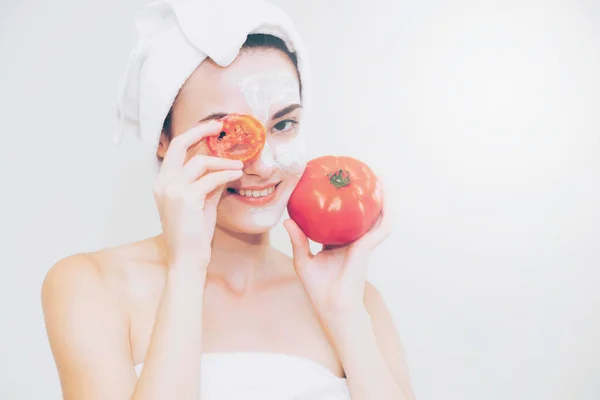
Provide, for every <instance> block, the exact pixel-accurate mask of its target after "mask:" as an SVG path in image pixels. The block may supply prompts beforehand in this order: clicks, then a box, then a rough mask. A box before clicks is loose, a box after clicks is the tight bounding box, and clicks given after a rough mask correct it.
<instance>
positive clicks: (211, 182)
mask: <svg viewBox="0 0 600 400" xmlns="http://www.w3.org/2000/svg"><path fill="white" fill-rule="evenodd" d="M243 174H244V172H243V171H242V170H241V169H236V170H223V171H217V172H210V173H208V174H206V175H205V176H204V177H202V178H201V179H200V180H198V181H196V182H195V183H193V184H192V185H191V191H192V192H193V193H194V194H195V195H196V196H207V195H208V194H210V193H211V192H213V191H214V190H216V189H217V188H219V187H220V186H224V185H226V184H227V183H229V182H231V181H235V180H237V179H240V178H241V177H242V175H243Z"/></svg>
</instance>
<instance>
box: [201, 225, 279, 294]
mask: <svg viewBox="0 0 600 400" xmlns="http://www.w3.org/2000/svg"><path fill="white" fill-rule="evenodd" d="M270 244H271V242H270V238H269V233H268V232H267V233H261V234H244V233H237V232H232V231H229V230H226V229H222V228H219V227H216V229H215V235H214V239H213V245H212V254H211V260H210V264H209V266H208V276H209V277H214V278H217V279H219V280H221V281H223V282H224V283H225V284H226V285H227V286H228V287H229V289H230V290H231V291H232V292H234V293H237V294H239V295H243V294H244V293H247V292H248V291H249V290H251V289H252V287H253V286H255V285H256V283H257V282H258V281H261V280H262V279H263V278H264V277H265V275H266V273H267V272H268V271H269V265H270V264H271V263H270V260H271V259H272V252H271V246H270Z"/></svg>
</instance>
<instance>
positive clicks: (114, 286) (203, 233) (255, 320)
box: [42, 2, 413, 400]
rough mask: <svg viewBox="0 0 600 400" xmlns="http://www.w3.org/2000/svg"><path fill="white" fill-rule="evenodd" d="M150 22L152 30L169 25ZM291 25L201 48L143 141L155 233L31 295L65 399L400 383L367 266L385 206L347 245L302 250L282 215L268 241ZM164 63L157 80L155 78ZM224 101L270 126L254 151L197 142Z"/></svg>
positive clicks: (285, 166) (71, 266) (370, 390)
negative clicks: (235, 154)
mask: <svg viewBox="0 0 600 400" xmlns="http://www.w3.org/2000/svg"><path fill="white" fill-rule="evenodd" d="M165 4H167V3H164V2H163V3H161V5H160V7H162V8H161V10H162V11H161V12H167V13H170V14H169V15H170V18H171V19H172V21H177V22H178V25H173V26H177V29H180V30H181V31H183V32H184V33H186V34H187V36H186V39H189V38H191V37H193V34H192V33H190V32H187V31H186V29H188V30H189V29H190V28H189V26H188V28H186V23H185V21H184V19H185V18H188V20H190V19H191V20H193V17H194V16H195V14H194V12H193V10H198V8H197V7H203V6H204V5H203V3H201V2H194V3H193V5H192V6H189V7H192V8H190V9H185V8H184V9H182V8H179V9H178V7H184V6H181V5H180V4H182V3H179V4H175V5H174V4H167V6H165ZM245 4H251V7H252V8H251V9H247V10H246V13H242V12H240V15H245V16H244V18H246V19H248V18H250V19H251V18H252V15H251V14H253V13H254V14H253V15H258V16H259V17H258V19H264V18H265V17H264V16H265V15H266V13H269V12H272V13H274V14H273V15H279V16H278V17H274V20H278V21H279V20H281V21H284V22H282V23H281V24H280V25H281V26H286V24H287V22H285V17H284V16H281V12H280V10H276V11H273V10H274V9H273V8H271V7H272V6H269V5H266V4H263V3H256V4H254V3H250V2H247V3H245ZM199 5H200V6H199ZM186 7H187V6H186ZM194 7H195V8H194ZM261 7H263V8H264V12H261ZM202 12H203V14H202V15H205V17H204V21H205V23H206V24H210V22H209V21H208V20H209V19H210V18H209V17H210V15H211V13H210V12H207V11H206V9H202ZM214 12H216V11H214V10H213V14H214ZM197 15H198V17H200V13H198V14H197ZM206 15H208V16H209V17H206ZM214 15H219V14H218V13H217V14H214ZM278 18H279V19H278ZM157 20H160V21H164V20H166V19H165V18H158V19H157ZM207 21H208V22H207ZM271 22H273V21H271ZM162 23H163V22H161V24H162ZM150 25H151V26H153V29H150V30H149V31H150V32H151V34H152V35H154V36H152V37H153V38H154V39H156V37H158V38H159V39H158V40H156V41H155V42H152V43H154V44H153V45H156V46H159V44H160V43H162V42H165V40H166V39H165V40H162V39H161V38H163V37H169V35H167V34H165V35H164V36H160V35H161V30H160V29H163V28H164V29H167V28H165V27H164V26H163V25H160V24H157V25H152V24H150ZM255 25H256V24H255ZM264 25H265V26H266V25H268V26H270V27H271V26H273V24H272V23H269V24H266V23H265V24H264ZM157 27H159V28H160V29H158V28H157ZM191 29H195V28H191ZM215 29H216V28H215ZM231 29H236V28H235V27H233V28H231ZM239 29H242V28H239ZM244 29H245V28H244ZM291 29H293V28H290V27H289V26H288V27H287V28H286V29H282V30H281V32H283V33H282V34H281V35H279V36H277V35H272V34H266V33H256V32H258V30H256V29H254V30H251V31H249V32H246V33H247V35H245V36H244V37H245V42H244V44H243V45H242V46H241V47H238V48H237V49H236V54H235V58H234V60H233V62H231V63H227V62H223V64H227V65H226V66H223V65H220V64H219V63H218V62H217V61H215V60H218V59H219V57H218V55H217V56H215V57H214V59H211V58H206V59H205V60H203V61H201V62H200V63H199V65H195V66H194V69H193V70H192V71H191V73H190V74H189V76H186V77H185V80H184V83H183V86H181V88H179V87H176V92H177V96H176V99H175V100H174V101H171V102H170V106H169V112H168V113H167V115H163V116H162V117H161V121H162V129H161V131H160V133H159V135H158V137H157V143H158V144H157V146H156V147H155V150H154V151H156V155H157V157H158V159H159V160H161V165H160V171H159V174H158V177H157V180H156V184H155V190H154V195H155V198H156V203H157V207H158V211H159V215H160V220H161V224H162V228H163V229H162V233H161V234H159V235H157V236H155V237H151V238H148V239H145V240H141V241H138V242H135V243H129V244H125V245H122V246H118V247H115V248H109V249H103V250H100V251H97V252H93V253H86V254H77V255H73V256H70V257H67V258H65V259H63V260H61V261H59V262H58V263H57V264H56V265H54V266H53V268H52V269H51V270H50V272H49V273H48V275H47V277H46V279H45V281H44V284H43V288H42V294H43V308H44V314H45V319H46V326H47V331H48V336H49V341H50V344H51V348H52V351H53V354H54V357H55V361H56V364H57V367H58V371H59V376H60V381H61V387H62V391H63V396H64V399H65V400H74V399H77V400H81V399H85V400H87V399H110V400H119V399H135V400H146V399H198V398H200V396H202V397H201V398H203V399H207V400H208V399H254V398H256V399H348V398H352V399H353V400H372V399H389V400H392V399H394V400H399V399H412V398H413V395H412V389H411V387H410V383H409V378H408V374H407V370H406V367H405V364H404V361H403V355H402V348H401V344H400V340H399V338H398V336H397V333H396V331H395V328H394V326H393V322H392V319H391V317H390V314H389V313H388V310H387V309H386V306H385V305H384V303H383V301H382V299H381V297H380V296H379V294H378V292H377V290H376V289H375V288H374V287H373V286H371V285H370V284H368V283H367V282H366V281H365V275H366V274H365V271H366V266H367V265H366V263H367V258H368V256H369V253H370V252H371V251H372V250H373V249H374V248H375V246H377V244H378V243H380V242H381V241H382V240H383V239H384V238H385V237H386V235H387V230H388V225H389V223H388V218H386V217H387V216H388V215H387V213H386V212H385V209H386V208H385V206H384V212H383V213H382V218H381V220H380V221H379V222H378V223H377V224H376V225H375V226H374V227H373V229H372V230H371V231H370V232H368V233H367V234H366V235H364V236H363V237H362V238H360V239H359V240H358V241H356V242H354V243H353V244H351V245H349V246H344V247H337V248H326V249H323V251H321V252H320V253H318V254H316V255H313V254H311V253H310V250H309V246H308V241H307V238H306V237H305V236H304V234H303V232H302V231H301V230H300V229H299V228H298V226H297V225H296V224H295V223H294V222H293V221H291V220H287V221H285V224H284V225H285V228H286V230H287V232H288V233H289V236H290V239H291V241H292V245H293V259H290V258H289V257H287V256H286V255H284V254H282V253H280V252H278V251H277V250H275V249H274V248H273V247H271V246H270V244H269V230H270V229H271V228H273V227H274V226H275V225H276V224H277V223H278V221H279V219H280V218H281V215H282V214H283V212H284V210H285V207H286V204H287V201H288V199H289V197H290V195H291V193H292V191H293V189H294V187H295V185H296V184H297V182H298V180H299V178H300V176H301V174H302V171H303V164H302V163H301V162H298V158H299V156H298V155H297V154H294V156H293V157H292V158H293V159H294V161H293V162H290V153H293V152H294V151H295V150H294V151H292V150H290V149H296V148H297V147H298V146H295V145H294V143H296V141H298V140H300V139H301V133H300V131H299V128H300V125H301V121H302V103H303V95H304V93H303V90H304V86H305V84H306V82H305V76H303V74H301V73H300V68H299V67H298V65H299V63H298V55H299V53H300V52H299V51H296V52H292V51H290V48H289V45H288V44H289V38H290V37H294V34H293V33H292V34H291V35H289V36H286V35H285V32H286V30H287V31H290V30H291ZM172 32H175V31H171V33H172ZM178 32H179V31H178ZM157 35H158V36H157ZM161 40H162V42H161ZM295 41H296V50H298V48H300V47H298V44H297V39H295ZM156 43H159V44H156ZM146 47H148V46H146ZM174 48H177V45H176V44H173V43H169V45H168V46H165V49H168V51H169V52H171V54H173V53H174V51H173V49H174ZM149 54H150V55H147V57H146V59H148V60H149V59H151V57H152V53H149ZM158 58H161V59H163V60H164V57H155V59H158ZM147 62H150V61H147ZM148 65H150V64H148ZM148 65H146V66H142V64H140V65H139V67H140V70H141V69H142V68H145V69H146V71H147V70H150V69H151V68H150V67H149V66H148ZM179 65H180V64H179V63H177V66H179ZM161 71H164V70H161ZM161 73H162V74H163V75H164V76H160V75H159V77H160V78H161V79H159V80H156V81H155V82H154V83H153V84H154V85H158V84H160V83H162V82H163V80H162V78H164V79H165V80H168V78H169V76H168V74H165V73H164V72H161ZM145 79H149V78H147V77H146V78H145ZM141 86H142V87H143V84H142V85H141ZM145 93H146V95H147V97H148V98H150V100H153V99H152V95H151V94H148V93H152V92H148V91H146V92H145ZM265 94H266V96H263V95H265ZM257 95H260V96H257ZM156 96H158V94H157V95H156ZM257 99H262V100H261V101H259V100H257ZM265 99H266V100H265ZM138 101H139V99H138ZM146 101H147V100H146ZM140 104H141V102H140ZM139 113H140V115H142V117H141V118H140V120H138V121H137V123H138V124H139V125H140V126H141V127H142V128H143V127H144V124H145V122H144V120H143V118H145V117H144V116H143V114H144V113H143V110H142V111H140V112H139ZM229 113H244V114H253V115H255V116H257V117H258V118H260V119H261V121H262V122H263V124H264V125H265V127H266V128H267V135H268V140H267V146H265V148H264V149H263V152H262V154H261V156H260V158H258V159H257V160H256V161H254V162H251V163H246V164H244V163H242V162H239V161H233V160H227V159H220V158H216V157H214V156H211V155H210V153H209V151H208V150H207V147H206V144H205V139H206V138H207V137H209V136H213V135H218V134H219V133H220V132H221V130H222V123H221V122H220V118H221V117H223V116H224V115H227V114H229ZM155 114H156V113H152V115H153V116H154V115H155ZM146 125H148V124H146ZM142 134H143V132H142ZM282 152H283V153H284V154H283V156H282V154H281V153H282ZM297 156H298V157H297Z"/></svg>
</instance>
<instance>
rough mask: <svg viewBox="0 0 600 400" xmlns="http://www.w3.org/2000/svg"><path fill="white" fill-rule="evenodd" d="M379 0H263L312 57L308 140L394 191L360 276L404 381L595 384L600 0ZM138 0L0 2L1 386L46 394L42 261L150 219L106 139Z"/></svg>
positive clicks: (450, 386)
mask: <svg viewBox="0 0 600 400" xmlns="http://www.w3.org/2000/svg"><path fill="white" fill-rule="evenodd" d="M390 1H391V2H394V3H395V5H393V6H392V5H391V4H385V3H384V2H383V1H381V0H377V1H364V0H360V1H359V0H335V1H332V0H327V1H325V0H302V1H300V0H296V1H292V0H288V1H284V0H281V1H277V3H278V4H281V5H282V6H283V7H284V8H285V9H286V10H287V11H289V12H290V13H291V15H292V17H293V18H294V20H295V21H296V23H297V26H298V28H299V30H300V32H301V34H302V35H303V37H304V38H305V41H306V45H307V47H308V49H309V51H310V55H311V60H312V65H313V75H314V82H313V84H314V89H315V90H314V91H313V93H314V94H315V101H314V103H313V104H314V106H315V108H314V110H313V115H312V120H311V121H308V124H306V125H305V130H304V132H305V134H307V135H309V136H310V143H311V150H312V152H313V153H314V155H319V154H324V153H332V154H348V155H353V156H355V157H358V158H360V159H362V160H363V161H365V162H367V163H368V164H369V165H371V166H372V167H373V168H374V169H376V170H377V171H378V172H380V173H383V175H384V177H385V178H386V180H387V182H388V187H389V189H390V191H391V192H392V196H393V197H392V198H393V201H394V213H395V222H396V225H395V232H394V234H393V236H392V237H391V238H390V239H389V241H388V242H387V243H385V244H384V245H382V246H381V247H380V248H379V249H378V250H377V252H376V253H375V254H374V255H373V258H372V266H371V270H370V276H371V280H372V282H373V283H374V284H375V285H376V286H377V287H378V288H379V289H380V291H381V292H382V293H383V296H384V297H385V299H386V300H387V303H388V304H389V307H390V308H391V310H392V312H393V315H394V318H395V320H396V322H397V325H398V329H399V331H400V333H401V336H402V339H403V341H404V344H405V347H406V353H407V357H408V362H409V365H410V370H411V375H412V380H413V383H414V387H415V391H416V394H417V397H418V398H419V399H420V400H433V399H444V400H448V399H452V400H453V399H457V400H471V399H472V400H480V399H486V400H493V399H498V400H506V399H511V400H516V399H523V400H525V399H527V400H531V399H539V400H559V399H560V400H565V399H569V400H571V399H578V400H592V399H599V398H600V339H599V338H600V290H599V286H600V272H599V270H600V228H599V226H600V189H599V186H600V185H599V184H600V78H599V77H598V74H599V73H600V3H599V2H598V1H596V0H589V1H583V0H570V1H567V0H564V1H551V0H544V1H538V2H535V1H533V0H527V1H523V0H519V1H516V0H509V1H507V0H502V1H500V0H498V1H496V2H487V1H475V0H464V1H458V0H457V1H435V0H419V1H413V2H408V1H404V0H403V1H398V0H390ZM141 3H142V1H141V0H135V1H133V0H129V1H123V0H104V1H91V0H79V1H75V0H55V1H46V0H44V1H42V0H19V1H17V0H2V2H1V3H0V7H1V8H0V60H1V61H0V80H1V85H0V115H1V118H0V132H1V135H2V136H1V138H2V140H1V142H0V152H1V153H0V175H1V176H0V177H1V185H0V188H1V189H0V190H1V194H2V195H1V198H0V224H1V225H0V226H1V227H2V230H1V234H2V237H1V242H0V243H1V258H0V259H1V261H2V263H1V265H0V398H2V399H10V400H13V399H15V400H16V399H23V400H24V399H28V400H29V399H59V398H60V388H59V383H58V379H57V375H56V372H55V367H54V364H53V360H52V356H51V353H50V350H49V347H48V344H47V340H46V337H45V331H44V325H43V317H42V312H41V307H40V295H39V293H40V285H41V282H42V279H43V277H44V275H45V274H46V272H47V270H48V269H49V268H50V267H51V266H52V264H53V263H54V262H56V261H57V260H58V259H60V258H62V257H64V256H66V255H69V254H72V253H75V252H81V251H89V250H94V249H97V248H101V247H105V246H108V245H113V244H118V243H122V242H125V241H130V240H137V239H142V238H145V237H147V236H150V235H153V234H155V233H157V232H158V228H159V225H158V222H157V218H156V213H155V211H154V208H153V207H154V204H153V198H152V196H151V187H152V175H151V174H150V173H149V172H150V169H149V168H148V167H146V164H145V163H144V162H145V160H144V159H143V156H142V154H141V152H140V151H139V150H138V147H136V145H135V141H134V140H126V142H125V143H124V144H123V146H121V147H114V146H113V145H112V143H111V136H112V132H113V130H114V128H115V118H114V116H115V100H116V92H117V84H118V82H119V79H120V77H121V73H122V71H123V67H124V64H125V60H126V57H127V55H128V52H129V50H130V46H131V45H132V40H133V39H132V32H133V31H132V25H131V22H132V17H133V13H134V12H135V11H136V10H137V9H138V6H139V5H140V4H141ZM273 239H274V242H275V244H276V245H277V246H279V247H281V248H283V249H286V250H289V247H288V243H287V241H288V239H287V236H286V235H285V233H284V231H283V229H282V228H280V227H279V228H277V229H276V230H275V232H274V235H273Z"/></svg>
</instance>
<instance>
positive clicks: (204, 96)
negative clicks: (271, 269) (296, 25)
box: [171, 48, 306, 233]
mask: <svg viewBox="0 0 600 400" xmlns="http://www.w3.org/2000/svg"><path fill="white" fill-rule="evenodd" d="M299 88H300V86H299V82H298V76H297V73H296V69H295V67H294V65H293V64H292V62H291V60H290V59H289V58H288V56H287V55H286V54H284V53H283V52H281V51H279V50H276V49H260V48H259V49H251V50H246V51H243V52H242V53H240V55H239V56H238V58H237V59H236V60H235V61H234V62H233V63H232V64H231V65H230V66H228V67H227V68H223V67H219V66H218V65H216V64H214V63H213V62H211V61H209V60H207V61H205V62H203V63H202V64H201V65H200V66H199V67H198V69H197V70H196V71H195V72H194V73H193V74H192V76H191V77H190V78H189V79H188V80H187V81H186V83H185V85H184V86H183V87H182V90H181V92H180V94H179V96H178V99H177V101H176V102H175V105H174V108H173V114H172V119H171V132H172V136H173V137H175V136H177V135H180V134H182V133H183V132H185V131H187V130H188V129H190V128H191V127H193V126H194V125H195V124H197V123H198V122H200V121H206V120H208V119H219V118H221V117H223V116H225V115H226V114H231V113H243V114H252V115H254V116H256V117H257V118H258V119H259V120H261V122H262V123H263V124H264V125H265V128H266V130H267V143H266V145H265V147H264V149H263V151H262V153H261V156H260V158H259V159H257V160H256V161H254V162H252V163H248V164H246V165H245V167H244V175H243V176H242V178H240V179H239V180H238V181H235V182H231V183H230V184H228V185H227V189H226V190H225V192H224V193H223V196H222V197H221V201H220V203H219V208H218V211H217V225H218V226H220V227H221V228H224V229H227V230H231V231H235V232H241V233H263V232H267V231H268V230H270V229H271V228H272V227H273V226H275V225H276V224H277V223H278V222H279V220H280V218H281V216H282V214H283V212H284V211H285V208H286V205H287V202H288V199H289V197H290V195H291V193H292V191H293V190H294V188H295V186H296V184H297V183H298V180H299V179H300V176H301V175H302V173H303V172H304V168H305V167H306V162H305V156H304V141H303V140H302V137H300V136H299V134H298V133H299V125H300V120H301V101H300V89H299ZM196 154H209V152H208V151H207V148H206V145H205V144H204V142H201V143H200V144H199V145H197V146H194V147H192V148H190V150H189V151H188V159H189V158H190V157H192V156H194V155H196Z"/></svg>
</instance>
